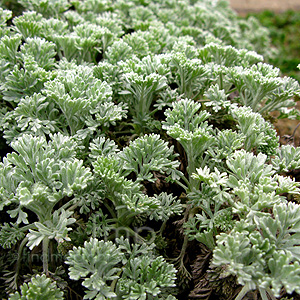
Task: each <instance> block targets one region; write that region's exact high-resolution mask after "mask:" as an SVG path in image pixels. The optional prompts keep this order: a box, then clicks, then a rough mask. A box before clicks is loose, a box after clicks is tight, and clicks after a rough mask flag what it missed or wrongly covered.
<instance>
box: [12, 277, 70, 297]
mask: <svg viewBox="0 0 300 300" xmlns="http://www.w3.org/2000/svg"><path fill="white" fill-rule="evenodd" d="M45 297H46V299H49V300H62V299H64V298H63V292H62V291H61V290H60V289H59V288H57V286H56V284H55V282H51V279H50V278H47V277H46V276H45V275H44V274H43V275H41V276H40V275H36V276H35V277H32V278H31V281H30V282H29V283H24V284H23V285H22V286H21V294H20V293H19V292H16V293H15V294H11V295H10V297H9V299H10V300H42V299H45Z"/></svg>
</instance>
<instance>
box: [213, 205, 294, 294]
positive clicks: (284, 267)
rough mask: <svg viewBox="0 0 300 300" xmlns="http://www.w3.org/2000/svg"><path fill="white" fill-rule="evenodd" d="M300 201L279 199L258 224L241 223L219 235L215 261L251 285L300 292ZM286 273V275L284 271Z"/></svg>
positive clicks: (278, 290) (275, 290) (241, 281)
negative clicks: (227, 232)
mask: <svg viewBox="0 0 300 300" xmlns="http://www.w3.org/2000/svg"><path fill="white" fill-rule="evenodd" d="M299 208H300V207H299V205H297V204H293V203H289V204H284V203H280V204H277V205H275V206H274V209H273V213H274V215H271V214H266V215H265V216H263V217H261V218H258V219H256V221H255V224H253V225H249V224H247V222H240V223H238V224H237V225H236V226H235V228H234V229H233V230H232V231H231V232H230V234H224V233H222V234H220V235H219V236H218V237H217V247H216V248H215V250H214V257H213V264H214V265H220V264H222V265H223V264H226V265H227V268H226V270H225V272H226V273H230V274H235V275H237V278H238V281H239V283H241V284H243V285H248V286H249V289H254V288H255V287H258V286H259V287H261V288H263V289H266V290H270V291H272V293H274V295H275V296H276V297H278V296H279V292H280V290H281V288H282V287H283V286H284V287H285V288H286V289H287V292H288V293H292V292H293V291H296V292H299V280H300V274H299V249H298V248H299V246H298V235H299V233H298V232H299V230H298V227H299V220H298V219H299ZM283 274H284V275H283Z"/></svg>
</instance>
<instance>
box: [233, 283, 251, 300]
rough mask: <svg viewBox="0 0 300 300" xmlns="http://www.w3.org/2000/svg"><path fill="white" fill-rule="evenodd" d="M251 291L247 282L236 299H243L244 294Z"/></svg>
mask: <svg viewBox="0 0 300 300" xmlns="http://www.w3.org/2000/svg"><path fill="white" fill-rule="evenodd" d="M249 291H250V289H249V286H248V284H246V285H245V286H244V287H243V288H242V289H241V291H240V292H239V293H238V295H237V296H236V298H235V300H242V299H243V298H244V296H245V295H246V294H247V293H248V292H249Z"/></svg>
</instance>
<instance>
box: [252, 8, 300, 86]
mask: <svg viewBox="0 0 300 300" xmlns="http://www.w3.org/2000/svg"><path fill="white" fill-rule="evenodd" d="M249 16H252V17H255V18H256V19H258V20H259V22H260V23H261V24H262V25H263V26H266V27H268V29H269V32H270V34H269V36H270V39H271V43H272V45H273V46H274V47H276V52H275V54H274V55H273V56H272V57H271V59H270V62H271V63H272V64H273V65H276V66H278V67H279V68H280V70H281V71H282V73H283V74H285V75H287V76H291V77H293V78H295V79H297V80H298V81H299V79H300V77H299V71H298V70H297V65H298V64H299V63H300V58H299V51H298V47H299V46H298V40H299V32H298V30H297V28H298V26H299V24H300V18H299V12H298V11H294V10H287V11H285V12H282V13H274V12H272V11H269V10H266V11H262V12H259V13H255V14H254V13H251V14H249ZM249 16H248V17H249Z"/></svg>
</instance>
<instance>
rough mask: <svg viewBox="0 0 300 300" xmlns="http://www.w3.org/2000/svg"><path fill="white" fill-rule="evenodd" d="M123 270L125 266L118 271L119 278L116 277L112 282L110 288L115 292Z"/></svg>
mask: <svg viewBox="0 0 300 300" xmlns="http://www.w3.org/2000/svg"><path fill="white" fill-rule="evenodd" d="M122 272H123V268H122V269H121V270H120V271H119V272H118V273H117V276H118V278H116V279H114V280H113V282H112V283H111V285H110V290H111V291H112V292H115V289H116V285H117V282H118V280H119V279H120V276H121V274H122Z"/></svg>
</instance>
